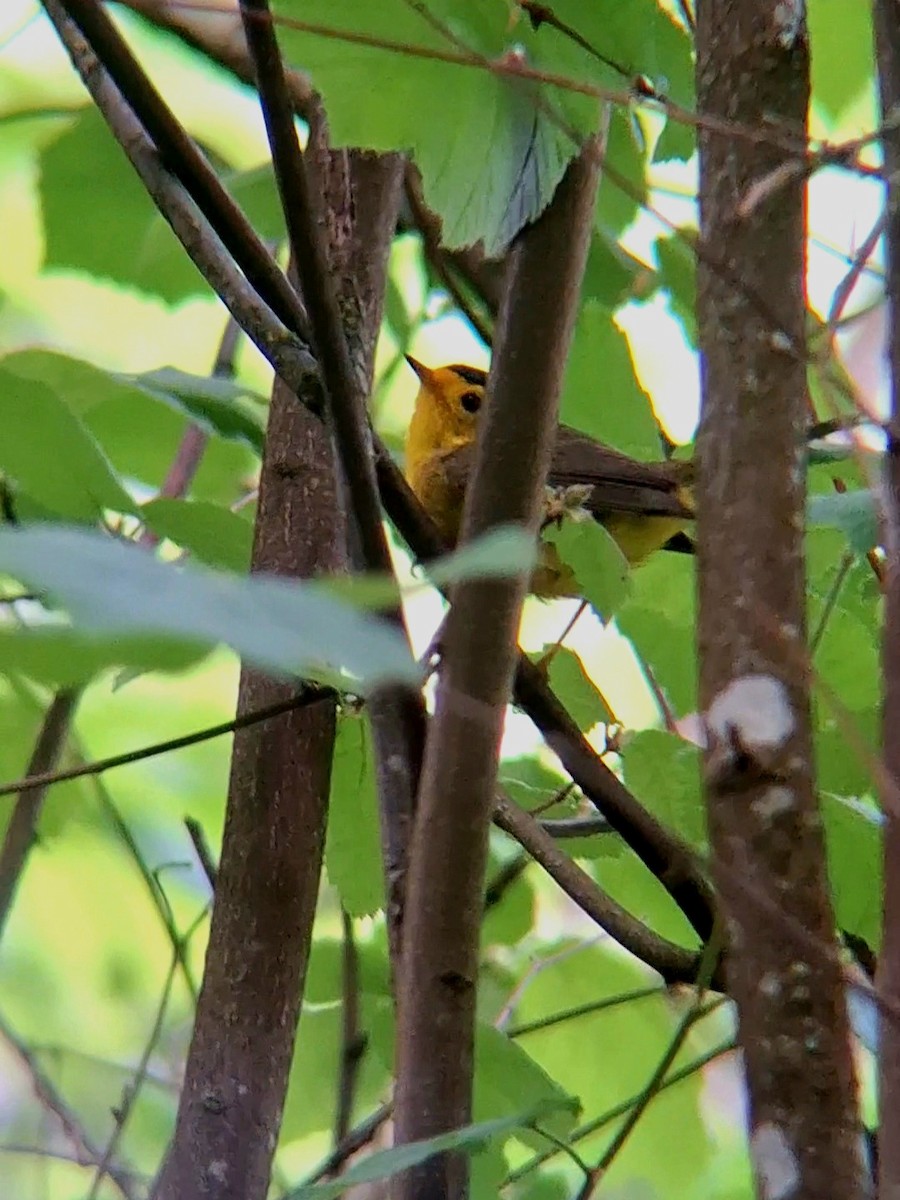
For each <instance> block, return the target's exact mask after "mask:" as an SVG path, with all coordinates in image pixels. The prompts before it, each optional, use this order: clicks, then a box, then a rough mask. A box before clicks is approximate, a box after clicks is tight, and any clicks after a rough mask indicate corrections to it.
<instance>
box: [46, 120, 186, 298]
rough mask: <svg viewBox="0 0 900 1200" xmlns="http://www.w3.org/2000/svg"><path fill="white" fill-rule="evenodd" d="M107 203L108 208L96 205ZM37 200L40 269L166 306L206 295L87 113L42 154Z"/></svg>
mask: <svg viewBox="0 0 900 1200" xmlns="http://www.w3.org/2000/svg"><path fill="white" fill-rule="evenodd" d="M98 180H102V181H103V188H102V190H100V191H99V192H98V188H97V181H98ZM111 197H114V198H115V201H114V204H112V203H108V202H104V200H105V199H106V198H111ZM41 198H42V210H43V214H44V228H45V234H46V265H47V266H48V267H57V268H59V267H63V268H70V269H75V270H80V271H87V272H89V273H90V274H92V275H98V276H101V277H102V278H106V279H111V280H114V281H115V282H116V283H121V284H126V285H128V286H131V287H136V288H139V289H141V290H142V291H146V292H154V293H156V294H157V295H159V296H161V297H162V298H163V299H165V300H169V301H175V300H180V299H183V298H184V297H185V296H187V295H191V294H193V293H196V292H202V291H206V290H207V284H206V282H205V280H204V279H203V277H202V276H201V275H200V273H199V271H198V270H197V268H196V267H195V266H194V264H193V263H192V262H191V260H190V259H189V258H188V256H187V255H186V254H185V253H184V250H183V249H182V248H181V244H180V243H179V242H178V240H177V238H176V237H175V235H174V234H173V233H172V231H171V229H170V228H169V226H168V225H167V224H166V222H165V221H164V220H163V219H162V217H160V216H159V215H158V214H157V212H156V209H155V207H154V205H153V201H152V200H151V199H150V197H149V196H148V195H147V193H146V191H145V190H144V187H143V185H142V184H141V182H140V181H139V179H138V177H137V175H136V174H135V172H134V171H133V170H132V168H131V166H130V165H129V163H128V160H127V159H126V158H125V155H124V153H123V152H122V150H121V149H120V147H119V146H118V144H117V143H116V141H115V139H114V138H113V136H112V134H111V133H110V132H109V130H108V129H107V127H106V123H105V122H104V120H103V118H102V117H101V116H100V114H99V112H98V111H97V109H96V108H95V107H94V106H93V105H91V106H90V107H89V108H86V109H85V110H84V111H83V112H82V113H80V114H79V116H78V117H76V118H75V119H74V120H73V121H72V124H71V125H70V127H69V128H68V129H67V130H66V132H65V133H64V134H62V136H61V137H59V138H58V139H57V140H56V141H55V142H54V143H53V144H52V145H51V146H50V147H48V148H47V149H46V150H45V151H44V153H43V155H42V157H41Z"/></svg>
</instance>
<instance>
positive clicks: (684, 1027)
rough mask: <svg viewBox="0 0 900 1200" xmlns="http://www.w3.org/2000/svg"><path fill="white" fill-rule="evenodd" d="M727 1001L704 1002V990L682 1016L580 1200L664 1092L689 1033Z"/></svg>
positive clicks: (585, 1199) (586, 1199) (591, 1173)
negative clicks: (673, 1065)
mask: <svg viewBox="0 0 900 1200" xmlns="http://www.w3.org/2000/svg"><path fill="white" fill-rule="evenodd" d="M723 1002H724V1001H723V1000H722V999H718V1000H714V1001H712V1003H711V1004H704V1003H703V1001H702V993H698V994H697V996H696V998H695V1000H694V1003H693V1005H692V1007H691V1008H690V1010H689V1011H688V1012H687V1013H686V1014H685V1015H684V1017H683V1018H682V1020H681V1022H680V1024H679V1026H678V1028H677V1029H676V1030H675V1034H674V1036H673V1038H672V1040H671V1042H670V1043H669V1045H668V1047H667V1048H666V1052H665V1053H664V1054H663V1055H662V1056H661V1058H660V1060H659V1062H658V1063H657V1064H656V1067H655V1068H654V1070H653V1073H652V1075H651V1076H650V1078H649V1079H648V1080H647V1084H646V1086H645V1087H644V1089H643V1090H642V1091H641V1092H640V1094H639V1095H638V1097H637V1099H636V1100H635V1102H634V1104H633V1105H632V1107H631V1110H630V1112H629V1113H628V1115H627V1117H626V1118H625V1120H624V1121H623V1122H622V1125H621V1127H620V1128H619V1129H618V1130H617V1132H616V1134H615V1136H614V1137H613V1139H612V1141H611V1142H610V1143H609V1145H608V1146H607V1147H606V1149H605V1150H604V1151H603V1154H602V1155H601V1157H600V1160H599V1161H598V1162H597V1164H596V1166H594V1167H592V1168H591V1169H590V1170H589V1171H588V1176H587V1179H586V1180H585V1181H584V1186H583V1187H582V1188H581V1190H580V1191H579V1193H578V1196H577V1200H590V1198H591V1196H592V1195H593V1193H594V1189H595V1188H596V1187H597V1184H598V1183H600V1181H601V1180H602V1178H603V1176H604V1175H605V1174H606V1172H607V1171H608V1170H609V1168H610V1167H611V1166H612V1164H613V1162H614V1161H615V1159H616V1158H617V1157H618V1154H619V1152H620V1151H621V1149H622V1147H623V1146H624V1145H625V1143H626V1141H627V1140H628V1138H629V1137H630V1136H631V1134H632V1133H633V1132H634V1130H635V1128H636V1126H637V1123H638V1121H640V1119H641V1117H642V1116H643V1115H644V1113H645V1112H646V1111H647V1109H648V1108H649V1107H650V1103H651V1101H652V1100H653V1099H654V1098H655V1097H656V1096H658V1095H659V1093H660V1092H661V1091H662V1086H663V1082H664V1080H665V1078H666V1076H667V1075H668V1073H669V1071H670V1069H671V1067H672V1064H673V1063H674V1062H675V1059H676V1058H677V1057H678V1052H679V1051H680V1050H681V1047H682V1046H683V1045H684V1043H685V1040H686V1038H687V1035H688V1034H689V1033H690V1031H691V1030H692V1029H693V1027H694V1026H695V1025H696V1024H697V1022H698V1021H699V1020H701V1019H702V1018H703V1017H705V1016H708V1015H709V1013H710V1012H714V1011H715V1009H717V1008H718V1007H719V1006H720V1005H721V1004H722V1003H723Z"/></svg>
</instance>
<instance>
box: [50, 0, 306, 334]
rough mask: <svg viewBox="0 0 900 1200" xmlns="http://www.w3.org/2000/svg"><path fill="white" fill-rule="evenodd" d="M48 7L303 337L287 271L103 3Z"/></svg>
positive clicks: (65, 1)
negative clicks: (93, 58) (99, 66)
mask: <svg viewBox="0 0 900 1200" xmlns="http://www.w3.org/2000/svg"><path fill="white" fill-rule="evenodd" d="M45 7H46V8H47V11H48V13H49V14H50V17H51V20H53V22H54V24H55V25H56V26H57V29H58V30H59V24H58V20H57V18H55V17H54V10H56V12H57V14H58V11H59V8H60V7H61V8H62V9H64V10H65V11H66V12H67V13H68V14H69V17H70V18H71V20H72V21H74V22H75V24H76V25H77V26H78V27H79V29H80V30H81V32H82V33H83V34H84V36H85V38H86V39H87V41H88V42H89V43H90V46H91V48H92V50H93V52H94V54H96V55H97V57H98V58H99V59H100V60H101V61H102V63H103V68H104V71H105V72H108V73H109V76H110V78H111V79H112V80H113V82H114V84H115V86H116V87H117V88H118V90H119V91H120V92H121V94H122V96H124V98H125V99H126V100H127V102H128V104H129V106H130V108H131V109H132V111H133V112H134V113H135V115H136V116H137V118H138V120H139V121H140V123H141V125H142V126H143V127H144V129H145V130H146V131H147V133H148V134H149V135H150V137H151V138H152V139H153V141H154V142H155V143H156V146H157V148H158V150H159V151H160V152H161V153H162V154H163V155H164V161H165V163H166V166H167V168H168V169H169V170H170V171H171V172H172V173H173V175H174V176H175V178H176V179H178V180H179V181H180V182H181V183H182V184H184V186H185V188H186V189H187V190H188V192H190V194H191V196H192V197H193V198H194V200H195V202H196V203H197V205H198V206H199V207H200V208H201V209H202V211H203V213H204V214H205V216H206V217H207V220H209V221H210V223H211V224H212V227H213V229H214V230H215V232H216V233H217V234H218V236H219V237H220V238H221V239H222V243H223V245H224V246H225V247H226V249H227V250H228V251H229V252H230V253H231V254H232V255H233V257H234V261H235V262H236V263H237V264H238V265H239V266H240V268H241V270H242V271H243V272H244V274H245V275H246V276H247V279H248V280H249V282H250V284H251V285H252V286H253V287H254V288H256V290H257V291H258V292H259V295H260V296H263V297H264V298H265V299H266V301H267V303H268V304H269V306H270V307H271V308H272V310H273V312H274V313H275V314H276V315H277V316H278V317H279V318H280V319H281V320H282V321H283V322H284V324H285V325H286V326H287V327H288V328H289V329H291V330H292V331H293V332H294V333H297V334H300V335H301V336H302V335H303V329H304V316H303V309H302V306H301V305H300V303H299V301H298V299H297V296H296V294H295V293H294V290H293V288H292V287H291V285H290V284H289V283H288V281H287V279H286V277H285V275H284V273H283V272H282V271H281V270H280V268H279V267H278V265H277V263H276V262H275V260H274V259H273V258H272V256H271V255H270V254H269V253H268V252H267V251H266V248H265V246H264V244H263V242H262V240H261V239H260V238H259V236H258V235H257V233H256V231H255V230H254V229H253V227H252V226H251V224H250V222H249V221H248V220H247V218H246V217H245V216H244V214H243V213H242V212H241V210H240V208H238V206H237V205H236V204H235V203H234V202H233V201H232V200H231V198H230V197H229V196H228V193H227V192H226V191H225V189H224V188H223V187H222V184H221V183H220V181H219V179H218V176H217V175H216V173H215V171H214V170H213V169H212V167H211V166H210V165H209V163H208V162H207V160H206V159H205V158H204V156H203V155H202V154H201V153H200V151H199V150H198V149H197V147H196V145H195V144H194V142H193V141H192V140H191V138H190V137H189V136H188V134H187V133H185V131H184V128H183V126H182V125H181V124H180V123H179V121H178V120H177V119H176V117H175V116H174V114H173V113H172V110H171V109H170V108H169V106H168V105H167V104H166V102H165V100H164V99H163V97H162V96H161V95H160V93H159V92H158V91H157V89H156V88H155V87H154V86H153V84H152V83H151V82H150V80H149V79H148V77H147V75H146V73H145V72H144V70H143V69H142V67H141V66H140V64H139V63H138V61H137V59H136V58H135V57H134V55H133V54H132V52H131V50H130V49H129V47H128V44H127V43H126V41H125V39H124V38H123V37H122V35H121V34H120V33H119V31H118V30H117V29H116V27H115V25H114V24H113V22H112V20H111V19H110V17H109V16H108V15H107V13H106V12H105V10H104V9H103V7H102V6H101V5H100V4H98V3H96V2H95V0H47V3H46V4H45ZM67 48H68V47H67ZM77 65H78V64H76V67H77Z"/></svg>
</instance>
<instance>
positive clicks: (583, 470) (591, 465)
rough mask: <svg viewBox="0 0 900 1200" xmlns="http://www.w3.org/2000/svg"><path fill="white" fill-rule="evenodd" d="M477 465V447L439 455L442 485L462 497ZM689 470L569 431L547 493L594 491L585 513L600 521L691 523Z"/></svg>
mask: <svg viewBox="0 0 900 1200" xmlns="http://www.w3.org/2000/svg"><path fill="white" fill-rule="evenodd" d="M474 461H475V446H474V444H472V443H470V444H469V445H467V446H459V447H457V448H456V449H454V450H451V451H450V452H448V453H447V454H444V455H441V465H442V471H443V473H444V476H445V479H446V482H447V484H448V485H450V486H452V487H453V488H454V489H456V490H458V491H459V493H460V494H462V493H463V492H464V491H465V487H466V484H467V483H468V479H469V475H470V473H471V470H472V466H473V464H474ZM690 475H691V464H690V463H684V462H653V463H649V462H639V461H638V460H637V459H634V458H629V457H628V455H627V454H621V453H620V452H619V451H618V450H613V449H612V447H610V446H604V445H603V444H602V443H601V442H597V441H595V440H594V439H593V438H591V437H588V436H587V434H583V433H579V432H578V430H577V429H571V428H570V427H569V426H567V425H561V426H560V427H559V429H558V431H557V435H556V442H555V444H554V447H553V457H552V459H551V461H550V471H549V474H548V476H547V483H548V484H549V485H550V486H551V487H569V486H570V485H572V484H588V485H590V486H591V488H592V491H591V493H590V495H589V496H588V498H587V500H586V501H585V507H586V508H587V509H588V510H589V511H590V513H591V514H592V515H593V516H594V517H595V518H596V519H597V520H598V521H602V520H604V518H606V517H608V516H610V514H612V513H634V514H637V515H640V516H648V517H676V518H678V517H680V518H684V519H685V520H691V519H692V518H693V516H694V510H693V508H692V507H691V506H690V503H689V499H688V497H686V496H685V494H684V488H685V487H686V486H687V485H689V483H690Z"/></svg>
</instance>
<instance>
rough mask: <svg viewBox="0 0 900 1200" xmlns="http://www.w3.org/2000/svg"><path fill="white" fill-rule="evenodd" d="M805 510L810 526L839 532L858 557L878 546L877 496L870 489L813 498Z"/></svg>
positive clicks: (833, 493) (810, 498)
mask: <svg viewBox="0 0 900 1200" xmlns="http://www.w3.org/2000/svg"><path fill="white" fill-rule="evenodd" d="M806 511H807V519H808V520H809V523H810V524H811V525H830V526H832V527H833V528H835V529H840V530H841V531H842V532H843V534H844V536H845V537H846V539H847V541H848V542H849V543H850V546H851V548H852V549H853V550H855V551H856V553H857V554H866V553H867V552H868V551H869V550H871V549H872V548H873V547H874V546H877V545H878V509H877V504H876V499H875V494H874V493H873V492H872V491H871V490H869V489H867V488H863V489H860V490H859V491H853V492H832V493H830V494H823V495H818V496H810V497H809V500H808V501H807V509H806Z"/></svg>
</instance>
